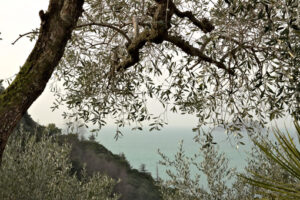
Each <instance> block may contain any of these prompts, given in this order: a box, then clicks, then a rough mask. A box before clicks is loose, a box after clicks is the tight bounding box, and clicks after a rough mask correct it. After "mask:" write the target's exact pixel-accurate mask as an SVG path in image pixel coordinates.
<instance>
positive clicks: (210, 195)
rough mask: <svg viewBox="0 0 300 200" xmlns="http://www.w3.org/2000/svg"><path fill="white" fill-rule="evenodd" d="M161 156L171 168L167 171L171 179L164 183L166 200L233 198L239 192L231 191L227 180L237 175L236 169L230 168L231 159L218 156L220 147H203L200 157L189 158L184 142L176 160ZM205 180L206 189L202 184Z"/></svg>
mask: <svg viewBox="0 0 300 200" xmlns="http://www.w3.org/2000/svg"><path fill="white" fill-rule="evenodd" d="M160 155H161V156H162V159H163V160H162V161H161V162H160V163H161V164H162V165H164V166H166V167H168V169H167V171H166V172H167V174H168V176H169V178H170V179H169V180H167V181H162V183H161V184H162V185H161V191H162V195H163V198H164V199H165V200H171V199H174V200H196V199H201V200H202V199H203V200H216V199H222V200H223V199H224V200H227V199H228V200H232V199H234V194H235V193H237V190H236V189H235V188H231V187H230V184H228V181H230V180H231V179H232V177H233V176H234V175H235V169H232V168H230V167H229V166H228V159H227V158H226V157H225V155H224V153H219V151H218V148H217V146H215V145H209V146H207V147H205V148H203V147H201V148H199V152H198V153H197V154H195V155H194V156H191V157H189V156H187V155H186V154H185V152H184V150H183V143H182V142H181V143H180V146H179V151H178V152H177V153H176V155H175V159H174V160H171V159H169V158H168V157H166V156H165V155H164V154H163V153H161V152H160ZM192 168H194V169H193V170H191V169H192ZM203 178H204V179H203ZM205 178H206V180H207V185H206V186H204V185H203V180H205Z"/></svg>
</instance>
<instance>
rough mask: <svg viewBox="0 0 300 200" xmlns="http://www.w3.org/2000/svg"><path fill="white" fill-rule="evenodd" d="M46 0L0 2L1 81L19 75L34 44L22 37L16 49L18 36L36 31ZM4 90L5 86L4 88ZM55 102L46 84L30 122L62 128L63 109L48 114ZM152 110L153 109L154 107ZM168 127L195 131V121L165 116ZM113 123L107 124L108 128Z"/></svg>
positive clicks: (31, 109) (179, 116)
mask: <svg viewBox="0 0 300 200" xmlns="http://www.w3.org/2000/svg"><path fill="white" fill-rule="evenodd" d="M48 3H49V0H26V1H20V0H1V1H0V32H1V35H0V36H1V38H2V40H0V61H1V62H0V79H5V80H6V79H8V78H13V77H14V76H15V75H16V74H17V73H18V71H19V69H20V66H22V65H23V64H24V62H25V60H26V58H27V56H28V55H29V54H30V52H31V50H32V48H33V46H34V43H35V42H34V41H33V42H30V41H29V39H28V38H26V37H23V38H22V39H20V40H19V41H18V42H17V43H16V44H15V45H12V44H11V43H12V42H13V41H15V40H16V39H17V38H18V36H19V34H24V33H27V32H30V31H31V30H32V29H35V28H37V27H39V25H40V18H39V15H38V13H39V11H40V10H47V7H48ZM6 86H7V85H6ZM53 101H54V96H53V94H52V93H51V92H50V90H49V84H48V86H47V88H46V90H45V91H44V93H43V94H42V95H41V96H40V97H39V98H38V99H37V100H36V101H35V102H34V103H33V105H32V106H31V107H30V109H29V110H28V112H29V114H30V115H31V116H32V118H33V119H34V120H35V121H37V122H39V123H40V124H42V125H47V124H49V123H55V124H57V125H58V126H59V127H63V126H64V125H65V123H66V122H67V121H66V120H64V119H63V117H62V115H61V114H62V113H63V111H64V109H65V108H63V109H60V110H56V111H54V112H52V111H51V109H50V107H51V105H52V103H53ZM154 108H155V107H154ZM168 123H169V126H180V127H191V128H192V127H194V126H196V123H197V119H196V117H193V116H191V115H189V116H181V115H176V114H168ZM112 124H113V123H112V122H111V121H109V125H112Z"/></svg>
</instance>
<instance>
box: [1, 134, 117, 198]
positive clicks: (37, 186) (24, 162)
mask: <svg viewBox="0 0 300 200" xmlns="http://www.w3.org/2000/svg"><path fill="white" fill-rule="evenodd" d="M11 138H12V139H11V140H10V142H9V144H8V145H7V147H6V150H5V153H4V156H3V162H2V166H1V168H0V177H1V179H0V199H39V200H40V199H43V200H48V199H49V200H56V199H62V200H65V199H74V200H75V199H78V200H79V199H80V200H81V199H99V200H115V199H118V196H116V195H112V189H113V186H114V185H115V184H116V183H115V181H113V180H112V179H111V178H109V177H107V176H105V175H101V174H95V175H94V176H92V177H91V178H88V177H87V175H86V172H85V170H83V171H82V174H81V180H78V178H77V177H76V176H75V175H71V171H70V170H71V168H72V165H71V161H70V159H69V154H70V151H71V147H70V146H69V145H66V144H62V145H60V144H58V143H57V142H55V141H54V139H53V138H51V137H42V138H41V139H39V140H38V142H37V139H36V136H28V135H27V136H26V135H25V134H23V136H22V137H11Z"/></svg>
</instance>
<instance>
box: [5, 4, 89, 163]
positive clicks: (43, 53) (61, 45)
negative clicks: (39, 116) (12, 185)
mask: <svg viewBox="0 0 300 200" xmlns="http://www.w3.org/2000/svg"><path fill="white" fill-rule="evenodd" d="M83 2H84V0H50V2H49V7H48V11H47V12H46V13H44V12H43V11H40V13H39V14H40V18H41V27H40V34H39V37H38V40H37V42H36V44H35V46H34V48H33V50H32V52H31V54H30V55H29V57H28V58H27V60H26V62H25V64H24V65H23V66H22V68H21V69H20V72H19V73H18V74H17V76H16V78H15V80H14V81H13V82H12V84H11V85H10V86H9V87H8V88H7V89H6V90H5V91H4V92H3V93H2V94H1V95H0V165H1V161H2V156H3V152H4V149H5V146H6V143H7V141H8V138H9V136H10V134H11V133H12V131H13V130H14V128H15V127H16V125H17V123H18V122H19V120H20V119H21V118H22V116H23V115H24V113H25V112H26V111H27V109H28V108H29V107H30V106H31V104H32V103H33V102H34V101H35V100H36V99H37V98H38V97H39V96H40V95H41V94H42V92H43V91H44V89H45V87H46V85H47V82H48V81H49V79H50V77H51V75H52V73H53V71H54V69H55V67H56V66H57V65H58V63H59V61H60V59H61V57H62V56H63V53H64V49H65V47H66V44H67V42H68V40H69V39H70V37H71V34H72V31H73V29H74V27H75V26H76V23H77V20H78V18H79V16H80V15H81V13H82V10H83V9H82V6H83Z"/></svg>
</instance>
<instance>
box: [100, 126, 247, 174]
mask: <svg viewBox="0 0 300 200" xmlns="http://www.w3.org/2000/svg"><path fill="white" fill-rule="evenodd" d="M115 133H116V129H114V128H103V129H101V131H100V132H99V133H98V134H97V135H96V141H97V142H99V143H100V144H102V145H103V146H105V147H106V148H107V149H108V150H110V151H111V152H113V153H114V154H123V155H125V157H126V159H127V160H128V161H129V163H130V165H131V167H132V168H135V169H140V168H141V166H142V165H144V166H145V170H146V171H147V172H148V173H150V174H151V175H152V176H153V178H157V177H159V178H161V179H164V180H167V179H168V178H169V177H168V175H167V174H166V168H165V167H164V166H162V165H160V164H159V161H160V160H162V158H161V156H160V155H159V154H158V150H160V152H162V153H163V154H165V155H166V156H167V157H169V158H170V159H171V160H174V156H175V154H176V153H177V152H178V147H179V143H180V141H183V148H184V152H185V154H186V155H187V156H193V155H194V154H195V153H197V152H199V151H201V150H200V147H201V146H200V144H199V143H197V142H195V140H194V137H195V136H196V133H195V132H193V131H192V128H189V127H165V128H163V129H162V130H160V131H149V129H144V130H142V131H136V130H135V131H133V130H131V129H123V130H122V134H123V136H121V137H120V138H118V139H117V140H116V139H115V137H114V136H115ZM213 136H214V142H216V143H217V144H216V145H218V147H219V151H220V153H222V152H223V153H225V156H226V157H227V158H228V160H229V167H230V168H236V169H237V171H239V172H243V171H244V167H245V166H246V165H247V158H248V155H249V153H248V152H249V150H250V149H251V145H252V142H251V140H249V139H248V137H247V134H245V136H244V138H243V139H240V141H242V142H243V143H244V144H245V145H238V144H237V141H236V140H234V139H232V138H234V137H233V136H228V135H227V134H226V133H225V131H224V130H223V129H216V130H215V131H214V132H213ZM193 173H194V172H192V174H193ZM195 173H196V172H195Z"/></svg>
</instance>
